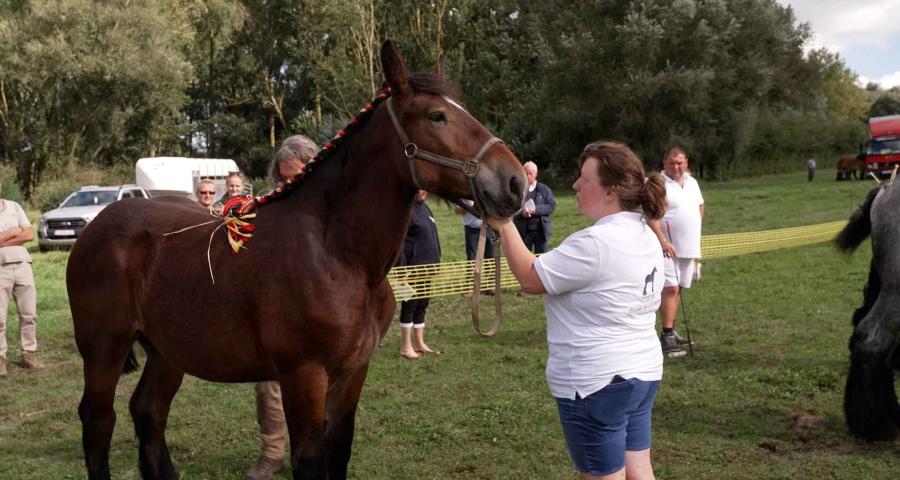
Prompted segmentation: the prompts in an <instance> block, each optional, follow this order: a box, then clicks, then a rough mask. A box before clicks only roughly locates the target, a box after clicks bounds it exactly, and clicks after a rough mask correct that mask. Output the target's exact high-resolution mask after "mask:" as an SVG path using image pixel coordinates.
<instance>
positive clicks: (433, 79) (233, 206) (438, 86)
mask: <svg viewBox="0 0 900 480" xmlns="http://www.w3.org/2000/svg"><path fill="white" fill-rule="evenodd" d="M408 81H409V84H410V86H411V87H412V89H413V91H415V92H420V93H432V94H435V95H441V96H450V97H456V96H457V91H456V88H455V87H454V86H453V84H451V83H450V82H448V81H447V80H445V79H444V78H443V77H440V76H438V75H434V74H431V73H414V74H412V75H410V76H409V78H408ZM390 96H391V88H390V87H389V86H384V87H383V88H382V90H381V91H380V92H379V93H378V95H377V96H376V97H375V98H374V99H372V101H371V102H369V103H368V104H366V105H365V106H364V107H363V108H362V109H361V110H360V111H359V112H358V113H357V114H356V115H355V116H354V117H353V118H352V119H351V120H350V123H348V124H347V126H346V127H344V128H343V129H341V130H338V132H337V133H336V134H335V135H334V137H332V139H331V140H330V141H328V142H327V143H325V145H323V146H322V148H321V149H320V150H319V151H318V152H317V153H316V155H315V156H314V157H313V158H312V160H310V161H309V163H307V164H306V168H305V169H304V170H303V171H302V172H300V173H298V174H296V175H294V176H293V177H291V178H289V179H287V181H285V182H284V185H282V186H279V187H276V188H275V189H274V190H272V191H271V192H270V193H268V194H266V195H258V196H252V195H245V196H239V197H234V198H232V199H230V200H229V201H228V202H226V203H225V205H224V207H223V208H222V216H223V218H224V220H225V227H226V231H227V233H228V241H229V243H230V244H231V249H232V253H237V252H238V251H239V250H240V248H241V247H242V246H243V245H244V243H246V242H247V241H248V240H250V238H251V237H252V236H253V232H254V230H255V227H254V225H253V224H252V223H251V221H252V219H253V218H255V217H256V213H255V211H256V209H257V208H258V207H260V206H262V205H266V204H267V203H269V202H274V201H276V200H281V199H282V198H285V197H287V196H288V195H289V194H290V193H291V192H292V191H294V190H296V188H297V186H298V185H300V183H301V182H302V181H303V180H305V179H306V178H307V177H308V176H309V175H311V174H312V173H313V172H314V171H315V170H317V167H318V165H317V163H318V162H322V161H323V160H325V159H327V158H329V157H330V156H331V154H332V153H333V152H334V150H335V149H336V148H337V147H338V146H339V145H341V144H343V143H344V140H345V139H346V138H347V137H349V136H350V134H352V133H353V132H355V131H356V130H357V128H358V127H359V126H360V125H361V124H363V123H364V122H366V121H367V120H368V119H369V118H371V116H372V113H373V112H374V111H375V109H376V108H378V106H379V105H381V104H382V103H383V102H384V101H385V100H387V99H388V98H389V97H390Z"/></svg>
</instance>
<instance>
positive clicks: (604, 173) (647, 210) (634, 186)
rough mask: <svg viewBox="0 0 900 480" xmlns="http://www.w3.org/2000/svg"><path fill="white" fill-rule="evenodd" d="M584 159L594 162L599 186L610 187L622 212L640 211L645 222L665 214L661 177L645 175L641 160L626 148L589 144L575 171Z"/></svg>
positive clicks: (657, 218)
mask: <svg viewBox="0 0 900 480" xmlns="http://www.w3.org/2000/svg"><path fill="white" fill-rule="evenodd" d="M588 158H596V159H597V175H598V176H599V177H600V180H601V181H602V182H603V185H605V186H607V187H610V188H613V189H614V190H615V191H616V194H617V195H618V197H619V204H620V205H621V206H622V209H623V210H629V211H632V210H637V209H639V208H640V209H641V210H643V211H644V216H645V217H647V219H649V220H659V219H660V218H662V216H663V215H664V214H665V213H666V185H665V183H664V182H663V178H662V175H660V174H659V173H656V172H654V173H651V174H650V175H647V176H645V174H644V166H643V164H642V163H641V159H640V158H638V156H637V155H636V154H635V153H634V152H633V151H631V149H630V148H628V146H626V145H623V144H621V143H617V142H607V141H599V142H594V143H589V144H588V145H587V146H586V147H584V150H583V151H582V152H581V156H580V157H579V158H578V166H579V168H580V167H582V166H583V165H584V162H585V160H587V159H588Z"/></svg>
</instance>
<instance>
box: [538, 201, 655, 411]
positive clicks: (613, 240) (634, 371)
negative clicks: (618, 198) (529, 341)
mask: <svg viewBox="0 0 900 480" xmlns="http://www.w3.org/2000/svg"><path fill="white" fill-rule="evenodd" d="M534 266H535V270H537V273H538V276H540V278H541V282H542V283H543V285H544V288H545V289H546V290H547V295H545V296H544V306H545V309H546V312H547V346H548V349H549V353H550V355H549V358H548V359H547V384H548V385H549V386H550V391H551V392H552V393H553V396H554V397H557V398H569V399H574V398H575V393H576V392H577V393H578V394H579V395H581V396H582V397H587V396H588V395H590V394H592V393H594V392H596V391H598V390H600V389H601V388H603V387H605V386H606V385H608V384H609V383H610V381H611V380H612V378H613V376H615V375H621V376H622V377H624V378H638V379H640V380H644V381H654V380H660V379H662V371H663V368H662V350H661V348H660V345H659V339H658V338H657V337H656V331H655V329H654V325H655V323H656V310H657V309H658V308H659V303H660V292H661V291H662V288H663V280H664V277H665V275H664V272H663V254H662V248H661V247H660V245H659V240H658V239H657V238H656V235H655V234H654V233H653V230H651V229H650V227H649V226H648V225H647V224H646V223H645V222H644V221H643V219H642V214H641V213H638V212H619V213H616V214H613V215H608V216H606V217H603V218H601V219H600V220H598V221H597V223H595V224H594V225H593V226H591V227H588V228H586V229H584V230H581V231H579V232H576V233H573V234H572V235H570V236H569V237H568V238H566V239H565V240H564V241H563V242H562V244H561V245H560V246H559V247H557V248H555V249H553V250H551V251H550V252H548V253H545V254H544V255H541V256H540V257H538V259H537V260H536V261H535V264H534Z"/></svg>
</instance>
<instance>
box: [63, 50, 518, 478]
mask: <svg viewBox="0 0 900 480" xmlns="http://www.w3.org/2000/svg"><path fill="white" fill-rule="evenodd" d="M381 64H382V68H383V71H384V72H385V77H386V80H387V84H388V85H389V86H390V89H391V93H390V100H388V101H383V102H380V103H378V104H377V108H375V109H374V110H373V111H372V112H371V113H369V114H366V115H365V116H363V117H362V119H361V120H360V122H359V123H358V124H356V126H355V127H354V129H353V130H352V131H351V133H349V134H348V135H346V136H345V137H344V139H343V140H342V141H341V142H339V143H338V144H337V146H336V147H335V148H334V149H333V150H332V151H331V154H330V155H329V156H328V158H324V159H322V160H321V161H319V162H316V163H315V164H314V166H315V167H316V168H314V169H312V170H311V171H310V172H308V173H307V175H306V176H305V177H302V178H301V177H298V178H297V180H298V182H297V185H296V188H294V189H293V190H292V191H290V192H289V193H291V194H289V195H283V196H282V198H281V199H280V200H279V201H272V202H267V203H266V204H264V205H260V206H259V208H258V209H257V210H256V213H257V217H256V219H255V221H254V223H255V228H256V230H255V234H254V236H253V239H252V241H250V242H249V243H248V245H247V248H246V249H243V250H242V251H241V252H240V253H238V254H237V255H232V253H231V251H230V249H229V246H228V244H227V242H226V240H225V238H224V235H225V234H224V233H222V231H221V230H219V231H217V232H216V233H215V234H214V235H215V236H214V238H213V240H212V243H211V247H209V245H210V243H209V242H210V234H211V233H212V232H213V229H214V228H215V227H216V225H215V224H213V225H207V226H202V227H197V228H193V229H189V230H184V231H182V232H181V233H177V234H174V235H168V236H164V234H166V233H168V232H174V231H179V230H182V229H184V228H185V227H188V226H192V225H198V224H201V223H204V222H207V221H209V220H210V215H209V213H208V212H207V211H205V210H204V209H202V208H200V207H198V206H196V205H194V204H193V202H189V201H188V200H183V201H178V200H166V201H161V200H134V201H132V200H127V201H124V202H117V203H116V204H114V205H112V206H110V207H109V208H107V209H105V210H104V211H103V213H102V214H101V215H99V216H98V217H97V219H96V220H94V221H93V222H91V224H90V225H89V226H88V228H86V229H85V230H84V233H83V234H82V236H81V237H80V238H79V240H78V243H77V245H76V246H75V248H74V249H73V250H72V254H71V257H70V258H69V265H68V271H67V284H68V291H69V299H70V303H71V309H72V317H73V321H74V325H75V340H76V342H77V344H78V350H79V352H80V353H81V356H82V357H83V359H84V383H85V384H84V394H83V397H82V400H81V404H80V406H79V408H78V413H79V416H80V418H81V421H82V429H83V431H82V443H83V447H84V452H85V461H86V463H87V469H88V476H89V478H90V479H92V480H93V479H108V478H110V473H109V465H108V457H109V448H110V438H111V435H112V431H113V427H114V424H115V419H116V418H115V417H116V416H115V412H114V410H113V398H114V395H115V389H116V384H117V382H118V379H119V375H120V372H121V371H122V367H123V362H124V360H125V359H126V356H127V355H128V353H129V351H130V347H131V345H132V343H133V341H135V340H137V341H139V342H140V343H141V344H142V346H143V347H144V349H145V350H146V351H147V361H146V365H145V367H144V371H143V374H142V376H141V379H140V382H139V383H138V386H137V388H136V389H135V392H134V394H133V395H132V397H131V402H130V412H131V416H132V419H133V421H134V426H135V431H136V433H137V437H138V439H139V458H140V470H141V474H142V476H143V478H145V479H167V480H168V479H175V478H178V475H177V473H176V471H175V468H174V466H173V465H172V461H171V458H170V456H169V453H168V448H167V446H166V440H165V427H166V422H167V417H168V413H169V406H170V404H171V402H172V398H173V397H174V395H175V393H176V392H177V391H178V388H179V386H180V385H181V381H182V377H183V376H184V374H185V373H189V374H191V375H194V376H197V377H200V378H203V379H207V380H212V381H219V382H256V381H261V380H273V379H277V380H278V381H279V383H280V384H281V388H282V392H283V402H284V410H285V415H286V417H287V423H288V428H289V432H290V440H291V465H292V467H293V475H294V478H295V479H332V480H334V479H343V478H346V476H347V465H348V463H349V461H350V454H351V444H352V441H353V430H354V419H355V415H356V406H357V402H358V401H359V398H360V393H361V390H362V386H363V382H364V380H365V378H366V373H367V370H368V366H369V361H370V359H371V358H372V355H373V354H374V352H375V349H376V347H377V346H378V344H379V341H380V340H381V338H382V337H383V336H384V334H385V333H386V331H387V329H388V327H389V325H390V322H391V318H392V316H393V312H394V306H395V305H394V297H393V295H392V293H391V289H390V286H389V285H388V282H387V281H386V275H387V273H388V270H389V269H390V267H391V264H392V262H393V261H394V258H395V256H396V255H397V252H398V251H399V248H400V246H401V244H402V241H403V236H404V233H405V231H406V226H407V224H408V222H409V215H410V211H411V206H412V202H413V195H414V193H415V192H416V189H417V186H421V188H423V189H426V190H428V191H430V192H433V193H435V194H438V195H441V196H443V197H445V198H472V199H474V200H475V201H476V204H477V205H478V206H479V208H480V210H481V211H482V212H483V213H484V214H485V215H487V216H491V217H508V216H510V215H512V214H513V213H515V212H516V211H517V210H519V208H520V207H521V204H522V200H523V197H524V192H525V187H526V180H525V173H524V170H523V169H522V166H521V164H520V162H519V160H518V159H517V158H516V157H515V155H513V154H512V152H510V150H509V149H508V148H507V147H506V146H505V145H503V144H502V143H496V142H497V141H496V139H495V138H494V137H493V136H492V135H491V133H490V132H489V131H488V130H487V129H486V128H485V127H484V126H483V125H482V124H481V123H480V122H478V121H477V120H476V119H475V118H474V117H472V116H471V115H470V114H469V113H467V112H466V111H465V110H464V109H462V108H461V107H460V106H459V105H458V104H457V103H456V102H454V101H453V100H452V99H450V97H448V96H447V83H446V82H445V81H444V80H443V79H442V78H441V75H440V68H438V69H437V70H436V72H435V73H433V74H414V75H409V76H408V75H407V72H406V70H405V67H404V64H403V61H402V59H401V58H400V57H399V55H398V54H397V52H396V51H395V50H394V48H393V46H392V45H391V44H390V42H386V43H385V44H384V45H383V46H382V50H381ZM373 103H375V102H373ZM401 139H408V140H403V141H401ZM431 152H434V153H431ZM426 160H428V161H426ZM464 160H468V161H464ZM301 180H302V181H301ZM470 189H473V190H470ZM208 248H209V259H210V264H209V265H208V264H207V249H208ZM210 269H211V270H212V273H213V274H214V276H215V285H213V284H212V282H211V279H210Z"/></svg>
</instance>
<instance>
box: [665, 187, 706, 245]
mask: <svg viewBox="0 0 900 480" xmlns="http://www.w3.org/2000/svg"><path fill="white" fill-rule="evenodd" d="M662 177H663V179H664V180H665V181H666V202H667V203H668V204H669V208H667V209H666V215H665V216H664V217H663V218H662V228H663V231H664V232H665V233H666V237H670V238H669V241H670V242H672V245H675V253H676V254H677V255H678V258H700V229H701V226H702V223H703V217H701V216H700V205H703V195H702V194H701V193H700V185H699V184H697V180H694V177H692V176H690V175H688V174H687V173H685V174H684V186H681V185H679V184H678V182H676V181H675V180H672V179H671V178H669V176H668V175H666V172H665V171H663V172H662ZM666 222H668V226H669V228H668V229H667V228H666ZM669 231H671V235H670V234H669Z"/></svg>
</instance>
